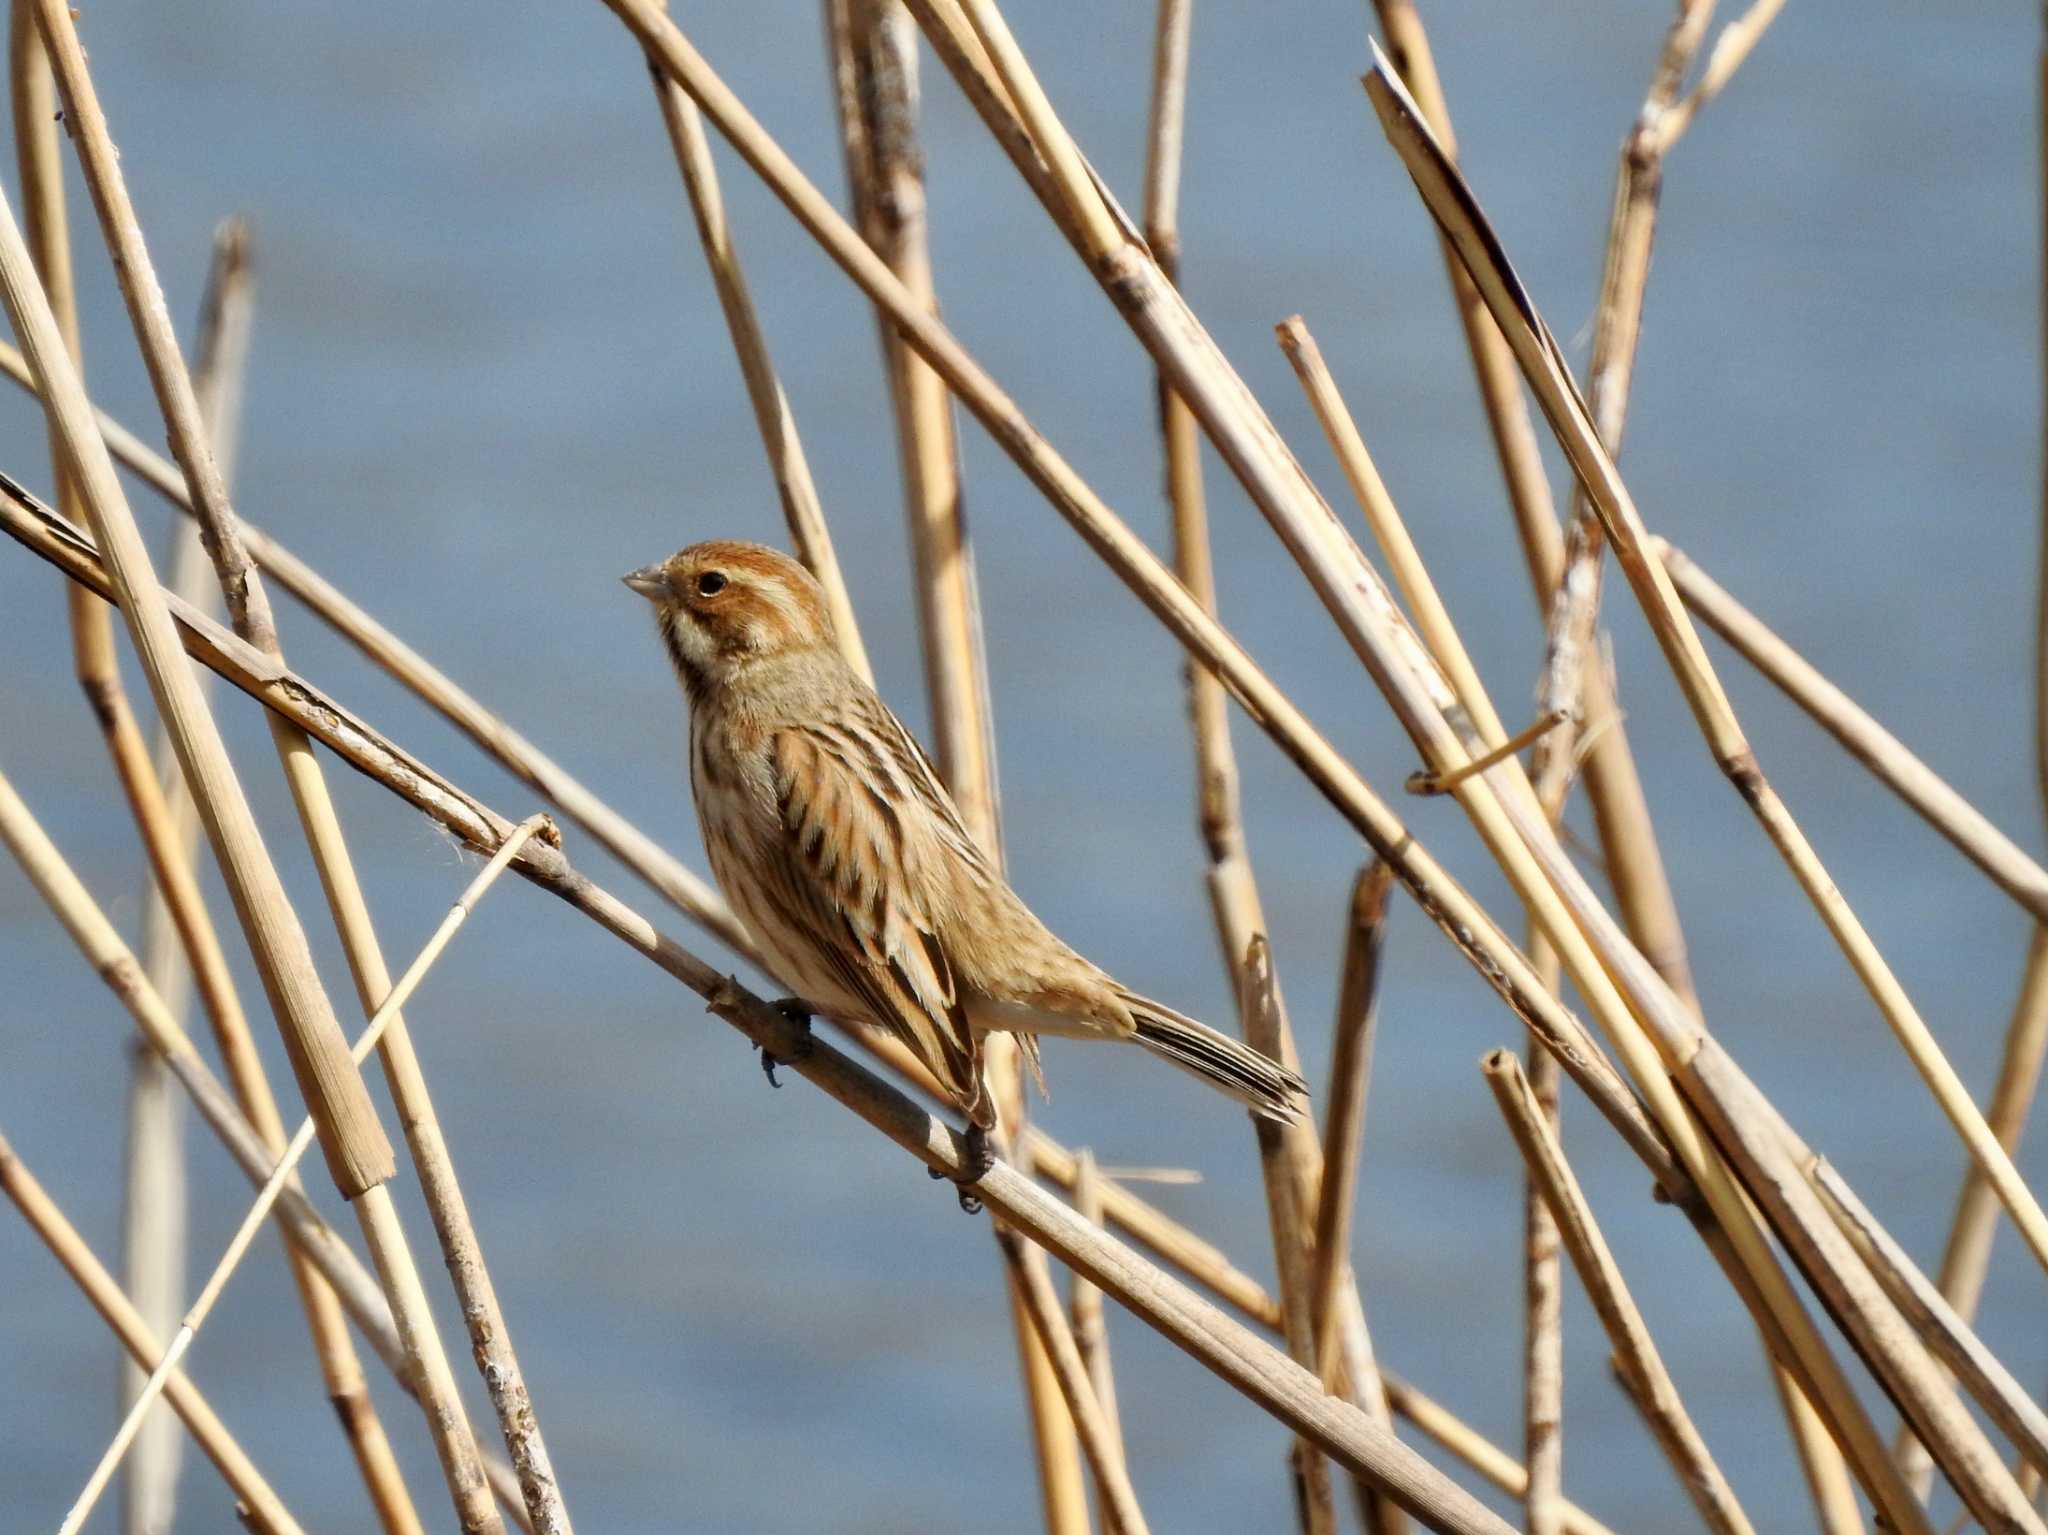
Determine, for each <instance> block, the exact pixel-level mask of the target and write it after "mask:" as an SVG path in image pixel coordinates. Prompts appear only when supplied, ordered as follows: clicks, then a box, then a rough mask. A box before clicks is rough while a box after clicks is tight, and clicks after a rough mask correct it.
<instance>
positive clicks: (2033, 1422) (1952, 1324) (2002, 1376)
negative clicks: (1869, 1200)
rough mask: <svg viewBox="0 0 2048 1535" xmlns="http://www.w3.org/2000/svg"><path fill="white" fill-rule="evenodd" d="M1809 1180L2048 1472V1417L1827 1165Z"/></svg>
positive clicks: (1896, 1297)
mask: <svg viewBox="0 0 2048 1535" xmlns="http://www.w3.org/2000/svg"><path fill="white" fill-rule="evenodd" d="M1807 1177H1808V1180H1809V1181H1810V1182H1811V1183H1812V1184H1813V1186H1814V1189H1815V1191H1816V1192H1817V1193H1819V1195H1820V1197H1821V1201H1822V1203H1823V1204H1825V1205H1826V1206H1827V1211H1828V1214H1829V1215H1831V1216H1833V1217H1834V1221H1835V1224H1836V1225H1837V1226H1838V1227H1840V1228H1841V1231H1842V1234H1843V1235H1844V1236H1846V1237H1847V1238H1848V1239H1849V1242H1850V1245H1852V1246H1853V1247H1854V1248H1855V1249H1856V1252H1857V1255H1858V1256H1859V1257H1860V1258H1862V1260H1863V1263H1864V1266H1865V1267H1866V1268H1868V1269H1869V1270H1870V1272H1871V1273H1872V1274H1873V1275H1875V1276H1876V1278H1877V1282H1878V1283H1879V1284H1880V1285H1882V1286H1883V1287H1884V1292H1885V1294H1886V1295H1888V1296H1889V1297H1890V1298H1891V1302H1892V1304H1893V1305H1895V1306H1897V1307H1898V1308H1899V1312H1900V1314H1901V1315H1903V1316H1904V1317H1905V1319H1906V1321H1907V1323H1908V1324H1909V1325H1910V1326H1911V1327H1912V1328H1913V1330H1914V1331H1915V1332H1916V1333H1918V1334H1919V1335H1920V1339H1921V1341H1922V1342H1924V1343H1925V1344H1926V1345H1927V1347H1928V1350H1929V1351H1930V1352H1931V1353H1932V1354H1933V1355H1934V1356H1935V1358H1936V1359H1938V1360H1939V1361H1940V1362H1941V1363H1942V1364H1945V1365H1947V1366H1948V1368H1949V1370H1950V1371H1951V1373H1953V1374H1954V1375H1955V1377H1956V1379H1958V1380H1960V1381H1961V1382H1962V1383H1963V1385H1964V1387H1965V1388H1966V1389H1967V1390H1968V1391H1969V1393H1970V1395H1971V1396H1973V1397H1974V1398H1976V1400H1977V1405H1978V1406H1980V1407H1982V1408H1983V1409H1984V1412H1985V1415H1986V1416H1987V1417H1989V1418H1990V1419H1991V1421H1992V1422H1994V1423H1996V1424H1997V1425H1998V1428H1999V1432H2001V1433H2003V1434H2004V1435H2005V1436H2006V1438H2007V1439H2009V1440H2011V1441H2012V1443H2013V1445H2014V1447H2015V1448H2016V1449H2018V1450H2019V1452H2020V1454H2021V1456H2022V1457H2024V1459H2025V1460H2026V1461H2027V1463H2028V1464H2030V1465H2032V1466H2033V1467H2034V1468H2035V1469H2036V1470H2037V1471H2039V1470H2048V1413H2044V1412H2042V1410H2041V1409H2040V1407H2039V1406H2038V1405H2036V1403H2035V1402H2034V1400H2033V1398H2031V1397H2030V1396H2028V1395H2027V1392H2026V1389H2025V1388H2024V1387H2023V1386H2021V1385H2020V1383H2019V1382H2018V1381H2017V1380H2015V1379H2013V1376H2012V1372H2011V1371H2010V1370H2008V1369H2006V1367H2005V1366H2004V1365H2002V1364H2000V1363H1999V1362H1998V1359H1997V1356H1995V1355H1994V1354H1993V1353H1992V1352H1991V1350H1990V1349H1988V1348H1986V1347H1985V1346H1984V1343H1983V1341H1982V1340H1981V1339H1980V1338H1978V1336H1977V1334H1976V1333H1975V1332H1974V1331H1972V1330H1971V1328H1970V1324H1969V1323H1968V1322H1966V1321H1965V1320H1964V1319H1963V1318H1962V1317H1961V1316H1959V1315H1957V1313H1956V1311H1955V1308H1954V1307H1952V1306H1951V1305H1949V1303H1948V1302H1947V1301H1946V1300H1944V1299H1943V1298H1942V1295H1941V1292H1940V1291H1939V1290H1937V1289H1935V1287H1934V1286H1933V1285H1932V1284H1930V1283H1929V1282H1928V1280H1927V1276H1926V1275H1925V1274H1922V1273H1921V1272H1920V1270H1919V1268H1918V1266H1917V1265H1915V1263H1914V1262H1913V1260H1912V1258H1911V1257H1909V1256H1908V1255H1907V1253H1906V1250H1905V1249H1904V1248H1902V1247H1900V1246H1899V1244H1898V1243H1897V1242H1896V1241H1895V1240H1894V1239H1893V1238H1892V1235H1891V1233H1890V1232H1888V1231H1886V1230H1885V1229H1884V1227H1883V1226H1881V1225H1879V1224H1878V1222H1877V1219H1876V1217H1874V1216H1873V1215H1872V1214H1871V1213H1870V1211H1869V1210H1868V1209H1867V1208H1865V1206H1864V1204H1863V1201H1862V1200H1860V1199H1858V1198H1857V1197H1856V1194H1855V1192H1854V1191H1853V1190H1851V1189H1850V1187H1849V1186H1848V1184H1847V1183H1845V1182H1843V1181H1842V1175H1841V1174H1840V1173H1838V1172H1836V1171H1835V1170H1834V1168H1833V1167H1831V1166H1830V1165H1829V1164H1828V1162H1827V1160H1826V1159H1825V1158H1823V1157H1815V1158H1813V1159H1812V1161H1811V1162H1810V1163H1809V1165H1808V1170H1807ZM1914 1442H1915V1443H1918V1439H1917V1437H1916V1439H1915V1441H1914Z"/></svg>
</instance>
